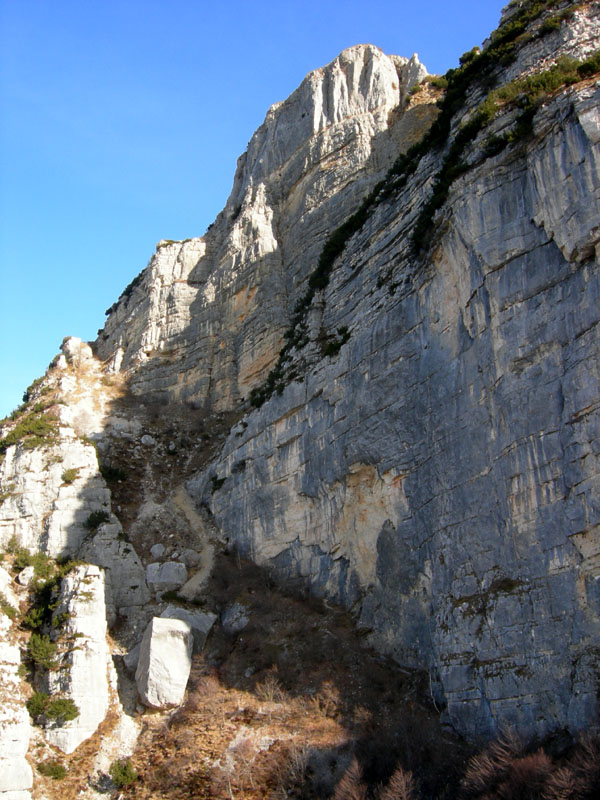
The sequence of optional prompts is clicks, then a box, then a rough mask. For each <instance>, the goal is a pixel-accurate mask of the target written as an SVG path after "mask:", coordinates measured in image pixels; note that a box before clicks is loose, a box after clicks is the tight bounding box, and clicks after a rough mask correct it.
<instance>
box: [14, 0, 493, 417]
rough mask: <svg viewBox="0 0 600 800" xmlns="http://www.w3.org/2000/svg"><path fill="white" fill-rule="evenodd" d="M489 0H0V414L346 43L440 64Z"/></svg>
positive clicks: (461, 47)
mask: <svg viewBox="0 0 600 800" xmlns="http://www.w3.org/2000/svg"><path fill="white" fill-rule="evenodd" d="M502 5H503V3H502V2H496V1H494V2H492V1H491V0H479V2H454V0H445V2H437V1H436V2H421V3H415V2H414V0H413V1H411V2H402V1H400V2H399V1H398V0H394V2H387V1H385V2H384V1H383V0H370V2H364V0H362V1H361V2H355V0H344V2H338V0H335V1H334V2H327V0H323V1H322V2H316V1H315V2H313V0H302V2H297V1H296V0H292V1H291V2H286V0H279V2H276V3H273V2H263V1H262V0H256V1H255V2H229V3H224V4H221V5H218V6H217V5H216V4H215V3H213V2H210V3H208V2H203V1H197V2H192V0H168V2H167V0H144V2H140V1H139V0H0V279H1V283H0V285H1V287H2V289H1V297H2V312H1V314H0V416H3V415H5V414H7V413H8V412H10V411H11V410H12V409H13V408H14V407H15V406H16V405H18V404H19V403H20V401H21V395H22V394H23V391H24V390H25V388H26V387H27V385H28V384H29V383H30V382H31V381H32V380H33V379H34V378H36V377H37V376H39V375H41V374H42V373H43V372H44V370H45V369H46V367H47V365H48V362H49V361H50V360H51V359H52V357H53V356H54V355H55V354H56V353H57V352H58V350H59V347H60V343H61V341H62V339H63V337H64V336H67V335H72V336H80V337H81V338H82V339H86V340H91V339H94V338H95V337H96V331H97V329H98V328H100V327H102V325H103V324H104V310H105V309H106V308H108V306H110V305H111V304H112V303H113V302H114V301H115V300H116V298H117V297H118V296H119V294H120V293H121V291H122V290H123V288H124V287H125V286H126V285H127V284H128V283H129V281H130V280H131V279H132V278H133V277H134V276H135V275H137V273H138V272H139V271H140V270H141V269H143V268H144V266H145V265H146V263H147V262H148V259H149V258H150V256H151V255H152V253H153V252H154V248H155V245H156V243H157V242H158V241H159V240H160V239H162V238H168V239H185V238H187V237H192V236H200V235H202V234H203V233H204V231H205V230H206V228H207V226H208V225H209V223H210V222H212V220H213V219H214V217H215V216H216V214H217V213H218V212H219V210H220V209H221V208H222V207H223V205H224V203H225V200H226V199H227V196H228V194H229V191H230V189H231V184H232V180H233V173H234V170H235V164H236V160H237V157H238V156H239V155H240V154H241V153H242V152H243V151H244V150H245V148H246V145H247V143H248V140H249V139H250V137H251V135H252V133H253V132H254V130H255V129H256V128H257V127H258V125H260V123H261V122H262V120H263V118H264V115H265V112H266V110H267V108H268V107H269V106H270V105H271V104H272V103H274V102H276V101H278V100H283V99H285V98H286V97H287V96H288V95H289V94H290V93H291V92H292V91H293V90H294V89H295V88H296V86H297V85H298V84H299V83H300V82H301V81H302V79H303V78H304V76H305V75H306V73H308V72H309V71H310V70H313V69H317V68H318V67H320V66H323V65H324V64H327V63H328V62H329V61H331V60H332V59H333V58H335V56H336V55H337V54H338V53H339V52H340V51H341V50H343V49H344V48H346V47H349V46H351V45H353V44H358V43H364V42H369V43H372V44H375V45H377V46H379V47H381V48H382V50H384V51H385V52H386V53H396V54H398V55H404V56H410V55H412V53H413V52H417V53H418V54H419V57H420V59H421V61H422V62H423V63H424V64H425V65H426V66H427V68H428V69H429V71H430V72H438V73H441V72H445V71H446V70H447V69H448V68H449V67H454V66H456V65H457V63H458V58H459V56H460V55H461V54H462V53H463V52H464V51H465V50H468V49H470V48H471V47H473V46H474V45H476V44H481V42H482V41H483V40H484V39H485V37H486V36H487V35H488V34H489V33H490V31H491V30H492V29H493V28H495V27H496V25H497V23H498V21H499V18H500V10H501V8H502Z"/></svg>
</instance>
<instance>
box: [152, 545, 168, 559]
mask: <svg viewBox="0 0 600 800" xmlns="http://www.w3.org/2000/svg"><path fill="white" fill-rule="evenodd" d="M164 554H165V546H164V544H160V542H159V543H158V544H153V545H152V547H151V548H150V555H151V556H152V558H162V557H163V556H164Z"/></svg>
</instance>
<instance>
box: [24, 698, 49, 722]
mask: <svg viewBox="0 0 600 800" xmlns="http://www.w3.org/2000/svg"><path fill="white" fill-rule="evenodd" d="M49 703H50V697H49V696H48V695H47V694H46V692H34V693H33V694H32V696H31V697H30V698H29V700H28V701H27V702H26V703H25V705H26V706H27V711H29V713H30V715H31V718H32V719H36V717H39V716H41V715H42V714H45V713H46V709H47V708H48V704H49Z"/></svg>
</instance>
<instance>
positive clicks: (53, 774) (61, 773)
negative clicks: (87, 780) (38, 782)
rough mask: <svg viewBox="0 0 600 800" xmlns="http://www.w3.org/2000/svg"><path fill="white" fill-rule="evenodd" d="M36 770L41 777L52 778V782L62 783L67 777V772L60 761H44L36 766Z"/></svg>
mask: <svg viewBox="0 0 600 800" xmlns="http://www.w3.org/2000/svg"><path fill="white" fill-rule="evenodd" d="M36 769H37V771H38V772H39V773H40V775H43V776H44V777H45V778H52V780H55V781H62V779H63V778H65V777H66V775H67V770H66V768H65V766H64V765H63V764H61V763H60V761H52V760H48V761H42V762H41V763H40V764H38V765H37V766H36Z"/></svg>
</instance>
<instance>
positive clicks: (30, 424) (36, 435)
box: [0, 413, 58, 454]
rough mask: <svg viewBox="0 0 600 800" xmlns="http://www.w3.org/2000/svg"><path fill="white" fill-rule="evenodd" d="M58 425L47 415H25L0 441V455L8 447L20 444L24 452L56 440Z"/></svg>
mask: <svg viewBox="0 0 600 800" xmlns="http://www.w3.org/2000/svg"><path fill="white" fill-rule="evenodd" d="M57 431H58V423H57V420H56V419H55V418H54V417H51V416H49V415H48V414H43V413H42V414H36V413H30V414H27V415H25V416H24V417H23V419H21V421H20V422H18V423H17V424H16V425H15V427H14V428H13V429H12V430H11V431H10V432H9V433H7V434H6V436H4V437H3V438H2V439H0V454H4V453H5V452H6V451H7V449H8V448H9V447H11V446H12V445H15V444H19V442H22V444H23V447H24V448H25V449H26V450H33V449H34V448H35V447H41V446H42V445H45V444H50V443H51V442H53V441H54V440H55V439H56V434H57Z"/></svg>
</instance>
